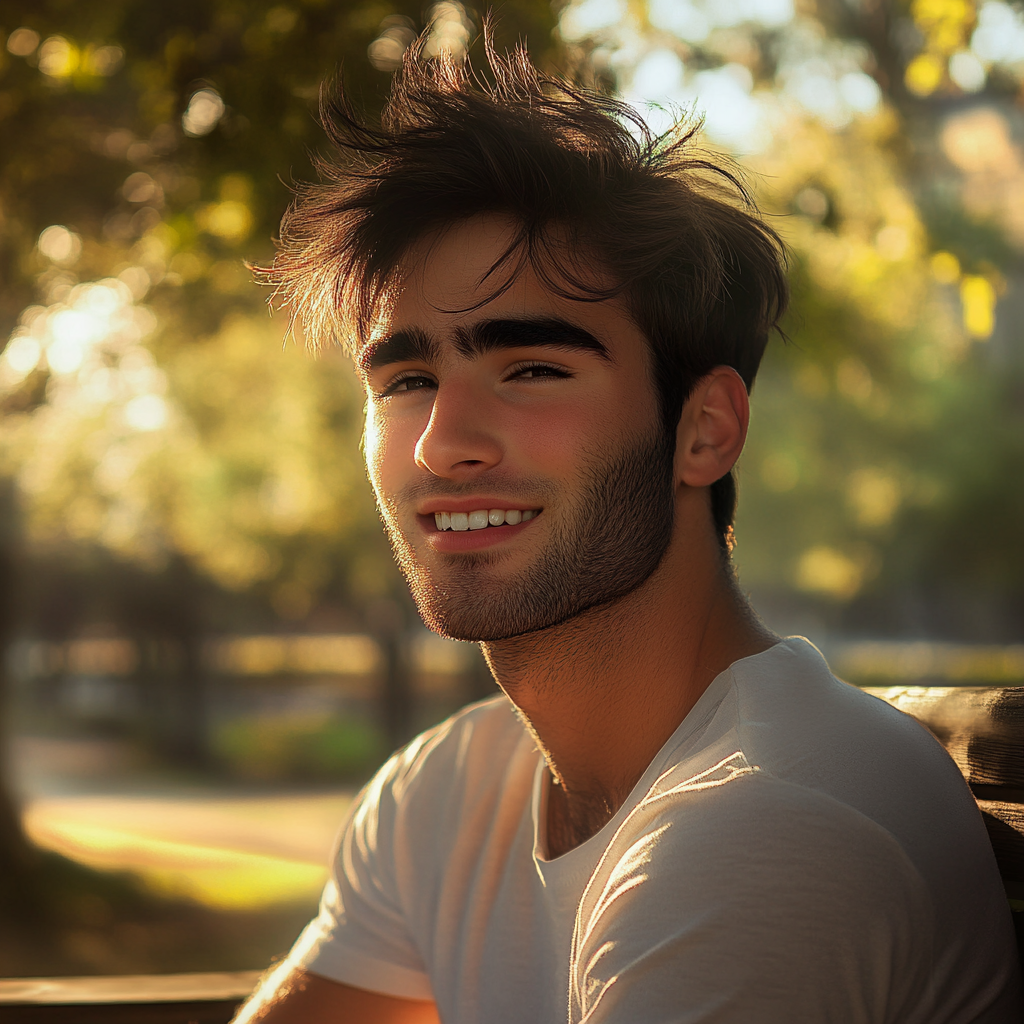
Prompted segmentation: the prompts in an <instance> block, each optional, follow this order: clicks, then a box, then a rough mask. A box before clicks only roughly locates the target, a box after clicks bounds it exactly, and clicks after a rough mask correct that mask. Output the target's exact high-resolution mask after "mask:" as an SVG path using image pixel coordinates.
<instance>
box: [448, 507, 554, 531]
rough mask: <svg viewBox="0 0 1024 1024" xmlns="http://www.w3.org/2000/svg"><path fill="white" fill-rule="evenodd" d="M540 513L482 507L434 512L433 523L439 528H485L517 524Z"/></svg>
mask: <svg viewBox="0 0 1024 1024" xmlns="http://www.w3.org/2000/svg"><path fill="white" fill-rule="evenodd" d="M539 514H540V509H535V508H526V509H519V508H491V509H487V508H482V509H477V510H476V511H474V512H435V513H434V523H435V525H436V526H437V528H438V529H439V530H454V531H455V532H456V533H462V532H464V531H465V530H485V529H487V527H488V526H504V525H505V524H506V523H507V524H508V525H509V526H518V525H519V524H520V523H528V522H529V521H530V520H531V519H533V518H534V516H536V515H539Z"/></svg>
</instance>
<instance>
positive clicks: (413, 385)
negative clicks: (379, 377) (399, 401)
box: [379, 374, 437, 398]
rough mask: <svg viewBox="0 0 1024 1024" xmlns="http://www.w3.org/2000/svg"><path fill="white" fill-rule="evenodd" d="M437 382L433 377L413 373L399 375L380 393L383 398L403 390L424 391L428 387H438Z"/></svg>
mask: <svg viewBox="0 0 1024 1024" xmlns="http://www.w3.org/2000/svg"><path fill="white" fill-rule="evenodd" d="M436 387H437V382H436V381H435V380H434V379H433V378H432V377H424V376H421V375H418V374H412V375H410V376H408V377H399V378H398V379H397V380H393V381H392V382H391V383H390V384H388V385H387V387H385V388H384V389H383V390H382V391H381V392H380V393H379V395H380V397H381V398H386V397H387V396H388V395H395V394H398V393H399V392H402V391H423V390H426V389H427V388H436Z"/></svg>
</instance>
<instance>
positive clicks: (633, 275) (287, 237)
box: [263, 38, 787, 546]
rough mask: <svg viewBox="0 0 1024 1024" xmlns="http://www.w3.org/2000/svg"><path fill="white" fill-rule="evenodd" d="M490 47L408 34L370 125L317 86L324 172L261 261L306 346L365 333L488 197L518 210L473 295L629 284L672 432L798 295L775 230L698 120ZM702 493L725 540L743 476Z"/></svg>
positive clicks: (753, 351)
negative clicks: (430, 239)
mask: <svg viewBox="0 0 1024 1024" xmlns="http://www.w3.org/2000/svg"><path fill="white" fill-rule="evenodd" d="M485 48H486V60H487V77H486V79H485V78H484V76H482V75H480V74H477V73H476V72H475V71H474V70H473V68H472V67H471V65H470V63H469V61H468V60H466V61H460V62H456V61H453V60H452V59H451V58H450V57H448V56H445V55H442V56H441V57H439V58H434V59H426V58H425V57H424V56H423V53H422V40H421V42H420V43H419V44H414V45H413V46H412V47H410V49H409V51H408V52H407V53H406V56H405V59H404V61H403V65H402V68H401V70H400V71H398V72H397V73H396V74H395V76H394V80H393V83H392V88H391V95H390V99H389V101H388V103H387V105H386V107H385V109H384V111H383V113H382V115H381V117H380V120H379V122H378V123H373V122H371V121H370V120H369V119H367V118H364V117H361V116H360V115H358V114H357V113H356V112H355V110H354V109H353V107H352V105H351V104H350V102H349V100H348V98H347V96H346V95H345V94H344V92H343V90H342V89H341V88H340V87H331V88H327V89H325V90H324V91H323V93H322V96H321V119H322V123H323V125H324V128H325V130H326V132H327V135H328V138H329V140H330V142H331V147H332V149H331V152H330V153H329V155H327V156H325V157H321V158H320V159H319V160H318V161H317V169H318V172H319V175H320V181H319V182H318V183H316V184H310V185H304V186H300V187H299V189H298V195H297V198H296V201H295V202H294V203H293V205H292V206H291V207H290V209H289V210H288V211H287V213H286V214H285V216H284V219H283V220H282V223H281V237H280V242H279V247H278V254H277V256H276V258H275V260H274V262H273V265H272V266H271V267H269V268H267V269H266V270H265V271H264V272H263V278H264V280H265V281H267V282H268V283H270V284H272V285H273V286H274V287H275V294H276V297H277V298H278V299H279V300H280V301H281V302H282V304H283V305H285V306H287V307H288V308H289V310H290V312H291V315H292V318H293V321H294V320H296V319H298V320H300V321H301V324H302V327H303V328H304V333H305V335H306V337H307V339H309V340H310V342H311V343H312V344H314V345H321V344H324V343H328V342H332V341H333V342H339V343H340V344H342V345H344V346H345V347H347V348H349V350H350V351H351V350H356V349H358V347H359V346H360V345H361V344H362V343H363V341H365V339H366V336H367V332H368V330H370V329H371V326H372V325H373V324H374V322H375V320H376V318H377V315H378V313H379V311H380V309H381V307H382V304H384V303H386V302H387V300H388V296H389V295H390V294H393V289H394V287H395V285H396V284H397V283H398V281H399V278H400V275H401V273H402V262H403V259H404V257H405V255H406V253H407V252H408V250H409V248H410V246H411V245H412V244H413V243H415V242H416V241H418V240H420V239H422V238H424V237H425V236H428V235H430V234H432V233H434V232H436V231H438V230H442V229H444V228H446V227H450V226H451V225H453V224H456V223H458V222H460V221H465V220H467V219H469V218H471V217H474V216H478V215H481V214H501V215H505V216H508V217H509V219H510V221H511V222H512V224H513V225H515V226H516V230H515V231H514V234H513V238H512V241H511V242H510V244H509V245H508V247H507V249H506V250H505V251H504V253H503V254H502V255H501V256H500V257H499V259H498V260H497V261H496V263H495V265H494V266H493V267H491V269H490V271H489V272H488V274H487V275H485V279H484V282H482V283H487V282H492V283H493V286H494V287H493V292H492V293H491V294H490V295H489V296H488V297H487V298H485V299H484V300H483V301H482V302H481V303H480V304H481V305H483V304H484V302H486V301H489V299H490V298H493V297H496V296H497V295H498V294H500V293H501V292H502V291H503V290H504V289H505V288H508V287H509V286H510V285H511V283H512V282H513V281H514V280H515V278H516V276H517V275H518V274H519V273H520V272H521V271H522V270H523V269H524V268H525V267H526V266H530V267H531V268H532V269H533V271H534V272H535V273H536V274H537V276H538V277H539V279H540V280H541V281H542V282H543V283H544V285H545V286H546V287H548V288H549V289H550V290H551V291H552V292H554V293H556V294H559V295H562V296H564V297H567V298H571V299H575V300H579V301H591V302H593V301H600V300H602V299H607V298H611V297H613V296H621V299H622V300H623V301H624V303H625V305H626V307H627V309H628V310H629V313H630V315H631V317H632V318H633V320H634V321H635V323H636V325H637V326H638V327H639V329H640V330H641V331H642V332H643V334H644V335H645V336H646V338H647V340H648V342H649V344H650V346H651V351H652V355H653V364H654V376H655V380H656V383H657V388H658V393H659V400H660V411H661V415H662V420H663V423H664V429H665V430H666V431H667V432H669V434H670V436H671V437H672V438H674V436H675V429H676V424H677V423H678V420H679V416H680V413H681V411H682V407H683V404H684V402H685V401H686V398H687V397H688V396H689V394H690V393H691V391H692V390H693V388H694V386H695V385H696V384H697V382H698V381H699V380H700V379H701V378H702V377H704V376H706V374H707V373H708V372H710V371H711V370H712V369H713V368H714V367H715V366H719V365H728V366H731V367H733V368H734V369H735V370H736V371H737V372H738V373H739V375H740V376H741V377H742V378H743V381H744V383H745V384H746V386H747V388H748V389H749V388H750V387H751V386H752V385H753V382H754V376H755V374H756V373H757V368H758V365H759V363H760V360H761V356H762V353H763V352H764V348H765V345H766V343H767V341H768V336H769V334H770V333H771V331H772V330H773V329H774V328H776V327H777V324H778V320H779V318H780V316H781V315H782V313H783V311H784V309H785V306H786V302H787V287H786V279H785V273H784V270H785V254H784V250H783V246H782V243H781V241H780V240H779V237H778V236H777V235H776V233H775V232H774V231H773V230H772V229H771V228H770V227H768V226H767V225H766V224H765V223H764V222H763V221H762V220H761V219H760V218H759V216H758V214H757V210H756V208H755V207H754V205H753V202H752V199H751V197H750V194H749V192H748V191H747V189H746V187H745V186H744V184H743V182H742V181H741V179H740V176H739V175H738V173H737V172H736V171H735V170H734V169H733V168H732V167H731V166H730V165H729V164H728V163H727V162H726V161H724V160H721V159H715V158H713V157H712V156H710V155H708V154H707V153H704V152H702V151H701V150H700V149H699V148H698V145H697V136H698V131H699V124H698V123H694V122H690V121H687V120H685V119H684V120H683V121H682V122H681V123H680V124H678V125H677V126H676V128H675V129H674V130H673V131H671V132H669V133H667V134H666V135H663V136H660V137H658V136H655V135H654V134H653V133H652V132H651V131H650V130H649V129H648V127H647V126H646V125H645V124H644V122H643V121H642V119H641V118H640V117H639V116H638V115H637V114H636V112H635V111H634V110H633V109H632V108H631V107H629V106H627V105H626V104H624V103H621V102H618V101H616V100H614V99H611V98H609V97H607V96H602V95H598V94H595V93H593V92H590V91H587V90H584V89H582V88H579V87H577V86H575V85H573V84H571V83H569V82H568V81H565V80H563V79H561V78H556V77H553V76H550V75H546V74H543V73H541V72H539V71H538V70H537V69H536V68H535V67H534V66H533V64H532V63H531V61H530V58H529V57H528V56H527V54H526V53H525V51H524V50H523V49H521V48H519V49H516V50H514V51H513V52H511V53H509V54H504V55H503V54H498V53H496V52H495V50H494V47H493V45H492V44H491V40H490V39H489V38H488V39H486V40H485ZM595 260H596V263H597V264H598V265H599V266H600V269H602V270H603V271H604V274H601V275H595V274H594V272H593V270H594V264H595ZM596 281H606V282H610V283H607V284H599V283H595V282H596ZM710 490H711V511H712V516H713V519H714V525H715V530H716V533H717V535H718V537H719V539H720V541H721V542H722V544H723V546H728V542H729V538H730V535H731V526H732V520H733V515H734V512H735V505H736V488H735V482H734V480H733V477H732V474H731V473H730V474H728V475H727V476H725V477H723V478H722V479H721V480H718V481H717V482H716V483H715V484H713V485H712V486H711V489H710Z"/></svg>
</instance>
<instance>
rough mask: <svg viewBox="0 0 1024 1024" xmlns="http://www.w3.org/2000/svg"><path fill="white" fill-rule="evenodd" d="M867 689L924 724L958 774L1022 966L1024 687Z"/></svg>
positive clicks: (1023, 928) (894, 687) (1023, 960)
mask: <svg viewBox="0 0 1024 1024" xmlns="http://www.w3.org/2000/svg"><path fill="white" fill-rule="evenodd" d="M865 690H866V692H867V693H872V694H874V695H875V696H876V697H881V698H882V700H884V701H887V702H888V703H889V704H891V705H892V706H893V707H895V708H899V709H900V710H901V711H905V712H907V714H910V715H913V716H914V717H915V718H916V719H917V720H918V721H919V722H921V723H922V724H924V725H925V726H927V728H928V729H929V730H930V731H931V732H932V733H933V734H934V736H935V737H936V738H937V739H938V740H939V742H940V743H941V744H942V745H943V746H944V747H945V748H946V750H948V751H949V753H950V755H951V756H952V758H953V760H954V761H956V763H957V767H958V768H959V769H960V771H961V772H963V775H964V778H965V779H966V780H967V783H968V785H969V786H970V787H971V791H972V792H973V793H974V798H975V799H976V800H977V801H978V807H979V808H980V809H981V816H982V819H983V820H984V822H985V826H986V828H987V829H988V837H989V841H990V842H991V843H992V849H993V851H994V852H995V855H996V863H997V864H998V865H999V873H1000V875H1002V878H1003V885H1004V886H1005V887H1006V895H1007V898H1008V899H1009V902H1010V909H1011V911H1013V920H1014V926H1015V928H1016V930H1017V948H1018V950H1020V952H1021V963H1022V966H1024V686H1000V687H992V686H928V687H925V686H891V687H865Z"/></svg>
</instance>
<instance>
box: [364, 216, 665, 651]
mask: <svg viewBox="0 0 1024 1024" xmlns="http://www.w3.org/2000/svg"><path fill="white" fill-rule="evenodd" d="M510 237H511V235H510V227H509V224H508V222H507V221H505V220H504V219H502V218H497V217H494V218H492V217H486V218H484V217H481V218H476V219H474V220H471V221H468V222H466V223H464V224H462V225H459V226H457V227H455V228H454V229H452V230H451V231H449V232H448V233H447V234H446V235H444V236H442V237H441V238H440V239H439V240H438V239H429V240H427V241H425V242H423V243H421V244H420V245H418V246H416V247H414V248H413V250H412V251H411V253H410V254H409V257H408V261H407V267H408V273H407V275H406V278H405V282H404V287H403V290H402V292H401V295H400V297H399V298H398V300H397V303H396V305H395V307H394V309H393V311H392V314H391V316H390V319H389V321H388V324H387V327H386V329H385V330H384V331H383V333H382V334H380V335H379V336H378V337H377V338H376V339H375V340H373V341H371V342H369V343H368V344H367V345H366V347H365V348H364V349H363V351H362V352H361V353H360V355H359V357H358V362H359V366H360V370H361V372H362V374H363V377H364V382H365V385H366V388H367V397H368V401H367V419H366V435H365V447H366V459H367V465H368V469H369V474H370V480H371V482H372V484H373V487H374V490H375V492H376V495H377V501H378V504H379V506H380V510H381V514H382V516H383V518H384V523H385V526H386V527H387V531H388V535H389V537H390V539H391V543H392V546H393V548H394V550H395V554H396V557H397V558H398V561H399V564H400V565H401V567H402V571H403V572H404V573H405V576H406V578H407V580H408V581H409V584H410V587H411V589H412V592H413V596H414V597H415V599H416V602H417V605H418V607H419V610H420V614H421V615H422V616H423V619H424V621H425V622H426V623H427V625H428V626H430V627H431V628H432V629H434V630H436V631H437V632H439V633H441V634H443V635H445V636H449V637H452V638H455V639H460V640H498V639H504V638H507V637H511V636H517V635H520V634H523V633H528V632H533V631H535V630H538V629H543V628H545V627H548V626H552V625H555V624H557V623H560V622H564V621H566V620H567V619H570V618H572V617H574V616H576V615H579V614H580V613H581V612H583V611H585V610H587V609H589V608H592V607H596V606H598V605H603V604H607V603H608V602H610V601H614V600H615V599H617V598H620V597H622V596H623V595H625V594H627V593H629V592H631V591H632V590H634V589H636V588H637V587H638V586H640V584H642V583H643V582H644V581H645V580H646V579H647V578H648V577H649V576H650V575H651V573H652V572H653V571H654V570H655V569H656V568H657V565H658V563H659V561H660V559H661V557H662V555H663V554H664V552H665V550H666V548H667V547H668V544H669V541H670V539H671V534H672V520H673V486H672V452H671V447H670V445H669V442H668V440H667V439H666V438H665V435H664V430H663V429H662V427H661V424H660V421H659V416H658V408H657V400H656V396H655V391H654V387H653V385H652V383H651V380H650V370H649V350H648V346H647V343H646V341H645V339H644V337H643V336H642V334H641V333H640V331H639V330H638V329H637V328H636V326H635V325H634V324H633V323H632V321H631V320H630V319H629V318H628V316H627V315H626V313H625V310H624V307H623V306H622V305H621V304H620V303H619V302H618V301H617V300H607V301H601V302H593V303H591V302H577V301H573V300H570V299H565V298H561V297H559V296H557V295H554V294H552V293H551V292H550V291H548V290H547V289H546V288H545V287H544V286H543V285H542V284H541V283H540V281H539V280H538V279H537V278H536V276H535V275H534V274H533V272H532V271H531V270H530V269H529V268H527V269H526V270H525V271H524V272H523V273H522V274H521V275H520V276H519V277H518V278H517V279H516V280H515V282H514V283H513V284H512V286H511V287H510V288H509V289H508V290H507V291H505V292H504V293H503V294H502V295H500V296H498V297H497V298H494V299H492V300H491V301H488V302H484V303H483V304H482V305H480V306H479V307H478V308H472V307H474V306H476V304H477V303H479V302H481V300H483V299H484V298H486V296H487V295H488V294H489V293H490V292H491V291H493V289H494V287H495V282H494V281H493V279H491V280H488V281H486V282H484V283H483V285H481V284H480V282H481V279H482V278H483V276H484V274H486V272H487V271H488V269H489V268H490V267H491V265H492V264H493V263H494V261H495V260H496V259H497V258H498V256H499V255H500V254H501V253H502V252H503V251H504V248H505V246H506V245H507V244H508V241H509V239H510ZM595 280H597V277H596V271H595ZM467 309H469V310H470V312H452V311H453V310H467Z"/></svg>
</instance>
